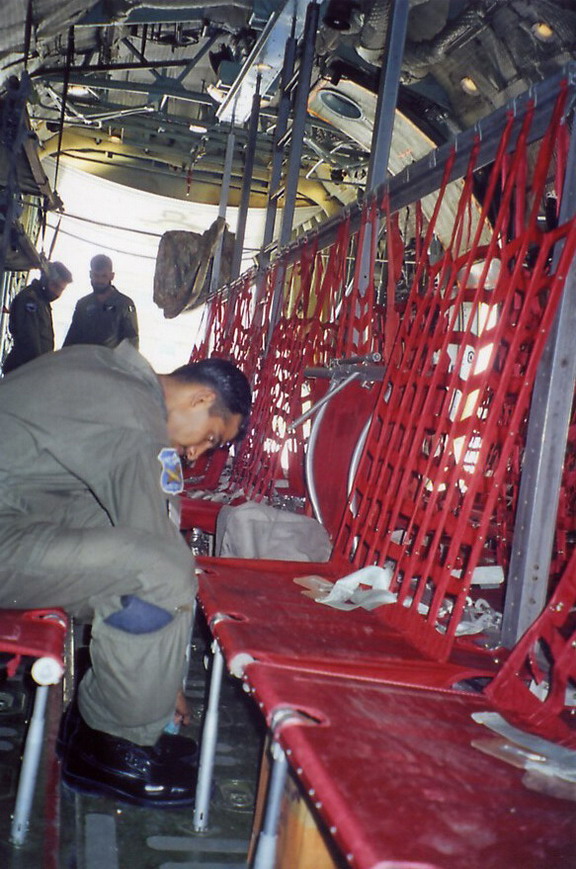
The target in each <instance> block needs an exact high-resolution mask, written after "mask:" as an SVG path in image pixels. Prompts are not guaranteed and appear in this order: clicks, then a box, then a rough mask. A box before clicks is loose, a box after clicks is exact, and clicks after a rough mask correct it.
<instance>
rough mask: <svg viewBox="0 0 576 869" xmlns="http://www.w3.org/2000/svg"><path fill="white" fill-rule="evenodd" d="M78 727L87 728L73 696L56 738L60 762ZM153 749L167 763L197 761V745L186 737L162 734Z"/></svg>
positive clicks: (75, 696)
mask: <svg viewBox="0 0 576 869" xmlns="http://www.w3.org/2000/svg"><path fill="white" fill-rule="evenodd" d="M80 725H82V726H83V727H87V725H86V724H84V721H83V719H82V717H81V715H80V710H79V708H78V700H77V695H76V694H74V696H73V698H72V700H71V701H70V703H69V704H68V706H67V707H66V709H65V710H64V713H63V715H62V718H61V719H60V725H59V727H58V735H57V737H56V756H57V757H59V758H60V760H62V759H63V758H64V756H65V754H66V752H67V750H68V746H69V745H70V743H71V742H72V739H73V737H74V734H75V733H76V731H77V729H78V727H79V726H80ZM88 729H89V730H90V732H91V733H96V732H100V731H95V730H92V728H88ZM105 735H106V734H105ZM80 738H81V737H80ZM154 747H155V748H156V750H157V752H159V753H160V755H161V756H164V757H165V759H166V760H167V761H170V760H175V761H177V762H181V763H196V762H197V760H198V744H197V743H196V742H195V741H194V740H193V739H189V738H188V737H187V736H179V735H177V734H170V733H162V734H161V735H160V736H159V737H158V739H157V741H156V745H155V746H154Z"/></svg>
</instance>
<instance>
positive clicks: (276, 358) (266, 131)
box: [0, 0, 576, 869]
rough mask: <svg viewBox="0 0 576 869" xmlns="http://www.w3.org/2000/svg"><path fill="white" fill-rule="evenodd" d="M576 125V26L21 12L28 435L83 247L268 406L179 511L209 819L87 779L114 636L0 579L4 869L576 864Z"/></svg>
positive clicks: (201, 0) (185, 5)
mask: <svg viewBox="0 0 576 869" xmlns="http://www.w3.org/2000/svg"><path fill="white" fill-rule="evenodd" d="M575 107H576V3H575V2H574V0H233V2H228V3H226V2H218V0H208V2H206V0H2V4H1V9H0V276H1V280H2V308H1V311H0V362H1V363H2V365H4V373H3V375H2V377H0V415H1V412H2V395H3V392H2V388H3V386H6V387H7V388H8V387H9V385H10V383H11V382H12V383H13V384H15V383H16V380H15V379H13V378H17V377H19V376H20V375H19V373H18V372H16V373H15V374H13V373H11V370H10V368H9V365H8V360H9V359H12V358H14V352H15V349H14V348H15V347H16V345H17V340H18V339H17V336H16V326H15V323H16V319H15V314H14V311H15V305H16V304H17V302H15V299H17V298H18V296H19V294H20V293H22V292H24V293H26V292H28V290H27V288H28V287H29V286H30V281H31V278H32V277H33V276H34V275H36V274H39V275H40V276H41V280H45V279H46V280H48V278H45V277H42V276H46V275H48V276H50V275H52V276H53V272H52V271H50V268H49V267H51V266H53V264H54V263H55V262H60V261H61V262H63V263H64V264H65V265H71V262H70V257H71V256H72V254H71V253H69V252H70V251H72V250H77V249H78V250H81V256H82V257H83V259H82V266H81V268H84V263H85V264H86V265H85V269H86V275H88V261H89V259H90V257H91V256H92V255H93V254H94V253H97V252H98V251H101V252H102V253H103V254H104V261H105V262H104V265H106V262H108V260H107V259H106V257H108V256H109V257H111V260H110V263H111V262H112V260H113V261H114V263H116V262H117V257H118V261H120V253H121V250H123V249H124V248H130V250H131V251H132V252H131V253H130V251H129V252H128V254H126V255H127V256H128V259H126V260H124V259H123V260H122V263H124V262H126V263H129V262H132V263H133V268H134V284H133V285H132V284H129V285H128V290H129V292H130V296H131V298H130V299H129V300H128V301H129V302H132V300H133V305H134V306H135V309H136V311H137V312H138V316H139V317H140V328H141V339H140V351H141V353H142V355H143V356H144V357H145V359H147V360H148V361H149V362H150V364H151V365H152V367H153V368H154V370H156V371H158V368H157V364H164V358H168V357H167V356H166V357H164V356H162V355H161V351H162V352H164V350H163V348H164V347H165V346H166V345H168V344H169V343H171V341H172V339H171V338H170V336H172V335H175V334H176V332H174V331H172V332H170V331H168V330H170V329H172V330H173V329H175V328H176V324H177V326H178V329H179V330H180V331H179V332H178V341H179V342H181V343H180V344H178V347H179V348H180V349H179V351H178V352H180V355H181V358H179V357H178V358H176V357H175V358H176V361H175V362H174V364H172V367H173V368H176V365H184V364H186V363H188V362H190V363H197V362H200V361H201V360H204V359H207V358H216V359H223V360H230V361H231V362H233V363H234V364H235V365H236V366H237V367H238V368H239V369H240V371H241V372H242V374H243V375H244V376H245V378H246V379H247V381H248V383H249V385H250V388H251V391H252V409H251V414H250V417H249V421H248V422H247V424H246V426H245V431H244V432H243V436H242V437H241V438H239V439H236V438H235V437H231V436H229V435H226V437H222V438H221V439H220V440H221V443H219V444H217V445H215V444H211V445H210V449H207V450H206V451H205V452H203V454H202V455H201V456H200V457H198V458H195V457H194V456H191V454H190V453H189V452H186V451H184V453H185V455H184V456H183V457H182V470H180V463H179V462H178V470H177V472H176V473H177V476H178V475H180V476H179V477H178V480H180V478H181V485H180V486H176V487H175V488H172V489H169V488H164V486H163V491H164V492H170V493H171V500H172V502H173V505H175V506H176V508H177V512H176V520H175V521H176V522H177V525H178V530H179V536H180V538H182V539H183V540H184V541H185V543H186V546H187V547H188V549H189V550H190V551H191V553H192V555H193V556H194V559H195V575H196V577H197V580H198V593H197V595H196V599H195V604H194V606H195V612H194V618H193V627H192V633H191V638H190V642H189V644H188V653H187V664H186V677H185V680H184V682H183V688H182V693H183V695H184V697H185V700H186V703H187V710H188V711H187V713H186V715H181V716H180V720H179V721H178V723H176V719H175V723H174V726H173V728H172V730H173V731H176V732H177V735H178V737H179V738H180V737H184V738H186V737H187V738H188V739H189V740H190V745H191V746H194V751H195V752H196V755H195V760H194V763H190V764H189V767H186V769H189V775H190V783H189V788H190V790H191V791H193V794H194V797H193V799H190V800H188V804H187V805H184V804H182V805H177V806H173V807H172V808H167V807H158V805H156V804H154V803H153V802H150V804H148V803H147V802H146V801H145V800H144V801H140V804H138V805H137V804H134V803H135V802H137V801H134V800H132V801H130V800H129V799H123V798H122V796H121V795H120V796H119V797H118V798H115V797H114V794H112V793H108V794H107V795H106V794H104V795H103V794H102V793H99V792H98V791H94V792H90V791H89V789H87V788H84V789H82V788H81V787H78V788H75V787H73V786H72V784H73V782H72V779H71V778H70V776H68V777H66V775H63V769H64V768H65V766H66V764H65V759H64V757H65V749H63V748H62V745H63V741H64V743H65V740H66V723H65V722H66V715H65V714H64V713H65V711H66V710H70V709H71V708H74V704H75V702H76V701H75V697H76V693H77V688H78V684H79V681H80V679H81V678H82V676H83V675H84V673H85V672H86V671H87V669H88V670H89V668H90V665H91V659H90V648H91V646H90V643H91V632H92V626H91V624H90V620H89V619H85V620H82V619H79V618H76V617H73V615H71V614H70V613H68V612H66V611H64V609H62V607H60V606H58V604H57V601H56V602H55V605H54V606H49V607H45V606H39V607H38V608H34V609H23V608H18V609H15V608H14V604H12V608H11V607H10V606H9V604H8V602H6V601H5V599H4V598H3V597H2V592H1V585H2V581H3V580H2V577H3V576H6V575H7V572H8V568H7V572H6V573H5V572H4V567H5V565H4V564H3V566H2V567H0V606H1V607H5V608H0V678H1V683H0V807H1V809H2V811H1V816H0V863H1V865H2V866H3V867H7V869H8V867H10V869H32V867H34V869H36V867H42V869H136V867H137V869H176V867H180V869H199V867H205V869H225V867H237V869H240V867H250V869H344V867H351V869H464V867H466V869H519V867H522V869H568V867H570V866H573V865H574V861H575V859H576V857H575V855H576V823H575V819H576V806H575V802H576V618H575V613H576V408H575V406H574V401H573V399H574V392H575V385H576V349H575V344H574V331H575V329H576V128H575V126H574V112H575ZM97 194H98V195H97ZM100 196H101V198H100ZM124 197H127V198H124ZM103 203H105V205H103ZM74 244H76V245H79V244H80V245H81V246H80V247H79V248H78V247H76V248H74V247H71V246H70V245H72V246H73V245H74ZM82 245H83V247H82ZM131 245H133V246H132V247H131ZM130 257H131V260H130ZM103 267H104V266H103ZM91 268H92V269H93V270H94V268H95V267H94V265H92V266H91ZM124 268H125V269H126V270H129V268H130V266H128V265H127V266H125V267H124ZM72 270H73V271H74V279H75V284H74V286H76V284H77V285H80V284H81V283H82V276H81V275H78V274H77V267H76V265H74V267H73V269H72ZM118 271H119V269H118V268H117V272H118ZM62 274H63V275H64V278H65V280H64V278H63V280H64V283H65V284H66V283H68V282H69V281H68V279H67V277H66V274H67V273H66V272H63V273H62ZM62 274H61V275H60V277H62ZM112 277H114V275H113V274H112ZM118 282H119V286H120V287H121V288H122V286H123V285H122V283H121V275H120V274H119V275H118ZM92 285H93V287H94V290H95V292H96V291H97V290H96V286H95V284H94V282H93V284H92ZM132 286H134V288H135V289H132ZM66 292H68V291H66ZM65 297H66V293H64V296H63V300H62V301H58V300H56V303H55V305H54V317H55V318H56V315H57V309H59V310H61V311H63V312H64V313H62V314H61V316H62V317H63V318H64V319H66V328H68V323H69V319H70V315H71V310H72V307H73V305H72V303H70V304H71V305H72V307H70V309H68V308H65V306H64V299H65ZM74 301H75V300H74ZM27 304H28V308H27V310H28V313H30V311H32V312H33V313H36V308H35V307H34V305H36V302H33V303H30V302H28V303H27ZM30 305H32V308H31V307H30ZM148 308H149V309H151V310H153V311H154V316H156V315H158V319H150V320H149V321H148V319H147V317H148V314H147V313H146V311H147V310H148ZM47 310H48V311H49V312H50V311H51V308H50V305H49V304H48V308H47ZM47 316H50V318H51V316H52V315H51V313H50V314H48V315H47ZM151 316H152V315H151ZM54 324H55V325H56V326H57V328H56V339H57V340H56V345H57V346H54V330H53V328H52V319H50V330H51V338H50V340H51V342H52V343H51V346H46V347H45V348H44V349H43V350H41V351H38V353H45V352H49V353H51V352H52V350H56V351H58V350H59V349H60V345H61V343H62V340H61V337H60V331H59V329H60V328H62V329H63V328H64V327H60V326H58V324H57V322H56V319H55V320H54ZM62 335H64V332H62ZM128 337H129V336H128ZM87 343H90V341H87ZM93 343H99V342H98V341H96V340H95V341H94V342H93ZM173 343H174V344H175V342H173ZM64 352H66V350H64ZM156 353H158V356H157V355H155V354H156ZM36 355H38V354H36ZM30 358H31V357H30ZM70 358H73V357H70ZM171 358H172V357H170V359H171ZM157 359H162V362H161V363H157V362H156V360H157ZM41 360H42V356H40V359H38V360H36V359H34V360H32V362H26V363H25V364H23V365H22V366H21V368H20V371H21V372H23V371H24V369H26V368H27V367H28V365H29V364H30V365H37V366H38V365H40V364H41ZM36 370H39V369H38V368H37V369H36ZM22 382H23V383H25V382H26V381H25V378H23V379H22ZM5 394H8V389H7V391H6V393H5ZM8 415H9V414H7V416H8ZM224 418H226V417H224ZM1 425H2V420H1V419H0V439H1V438H2V437H4V435H3V434H2V432H3V429H2V428H1ZM40 429H41V426H39V429H38V430H40ZM7 431H11V429H10V428H9V427H8V429H7ZM34 437H36V433H35V432H34ZM38 437H39V435H38ZM1 454H2V445H1V444H0V457H1ZM31 470H32V472H34V469H31ZM173 470H174V469H173V468H172V470H170V468H168V469H167V466H165V465H164V464H163V473H164V474H168V477H169V476H170V473H171V472H173ZM159 473H160V472H159V471H158V475H159ZM0 477H2V480H3V481H4V480H5V479H6V480H8V481H9V479H10V478H9V474H8V472H7V471H6V469H5V466H4V465H3V464H2V463H1V458H0ZM37 482H38V485H39V486H40V485H43V480H42V479H41V475H40V474H39V477H38V480H37ZM35 484H36V483H35ZM7 485H8V487H9V483H8V484H7V483H4V485H3V488H4V486H7ZM4 504H12V501H11V500H10V498H9V497H8V495H7V496H6V499H4V498H3V497H2V496H0V512H2V515H3V516H4V506H3V505H4ZM10 509H12V508H10ZM18 509H25V508H21V507H20V506H18ZM71 509H72V508H71ZM6 510H8V508H6ZM110 521H111V524H114V523H113V522H112V520H110ZM174 533H176V532H174ZM178 542H179V543H180V541H178ZM4 545H5V544H4V543H3V538H2V535H1V534H0V555H2V560H3V559H4V554H5V550H4V549H3V546H4ZM7 551H8V550H6V552H7ZM23 581H24V579H23ZM93 630H94V634H95V633H96V630H97V626H96V625H95V626H94V628H93ZM68 714H69V712H68ZM63 722H64V723H63ZM169 730H170V728H169ZM170 738H172V737H170V736H168V739H170ZM174 744H175V743H173V745H174ZM190 750H191V751H192V749H190ZM63 752H64V754H63Z"/></svg>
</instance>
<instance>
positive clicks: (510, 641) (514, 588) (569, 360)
mask: <svg viewBox="0 0 576 869" xmlns="http://www.w3.org/2000/svg"><path fill="white" fill-rule="evenodd" d="M575 127H576V125H575V124H574V121H573V126H572V135H571V139H570V151H569V157H568V165H567V167H566V178H565V180H564V189H563V191H562V202H561V208H560V216H559V220H560V223H564V222H565V221H567V220H570V219H571V218H572V217H573V216H574V215H575V214H576V129H575ZM559 256H560V251H559V250H557V249H556V250H555V251H554V255H553V263H552V270H553V271H556V267H557V264H558V259H559ZM575 334H576V258H575V259H573V260H572V263H571V265H570V267H569V269H568V273H567V275H566V283H565V286H564V292H563V294H562V299H561V301H560V306H559V309H558V312H557V315H556V320H555V322H554V327H553V329H552V332H551V334H550V337H549V339H548V344H547V346H546V350H545V352H544V354H543V356H542V360H541V362H540V367H539V369H538V374H537V377H536V382H535V385H534V394H533V397H532V405H531V408H530V419H529V423H528V434H527V438H526V451H525V456H524V467H523V470H522V480H521V484H520V492H519V495H518V507H517V510H516V523H515V527H514V538H513V542H512V555H511V559H510V569H509V571H508V581H507V585H506V601H505V606H504V617H503V620H502V642H503V644H504V646H507V647H511V646H513V645H515V643H516V642H517V641H518V640H519V639H520V637H521V636H522V634H523V633H524V632H525V631H526V630H527V628H528V627H529V626H530V625H531V624H532V623H533V622H534V620H535V619H536V618H537V617H538V616H539V615H540V613H541V612H542V610H543V609H544V606H545V604H546V599H547V595H548V587H549V572H550V562H551V560H552V548H553V545H554V536H555V531H556V519H557V513H558V502H559V497H560V487H561V483H562V470H563V467H564V460H565V456H566V442H567V437H568V428H569V423H570V413H571V409H572V400H573V397H574V388H575V386H576V351H575V347H574V335H575Z"/></svg>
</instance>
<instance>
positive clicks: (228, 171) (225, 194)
mask: <svg viewBox="0 0 576 869" xmlns="http://www.w3.org/2000/svg"><path fill="white" fill-rule="evenodd" d="M234 142H235V136H234V124H231V125H230V131H229V133H228V141H227V143H226V157H225V159H224V171H223V173H222V185H221V187H220V203H219V206H218V217H221V218H222V220H225V219H226V210H227V208H228V199H229V195H230V178H231V177H232V162H233V158H234ZM223 243H224V233H222V235H221V236H220V238H219V239H218V242H217V244H216V248H215V250H214V260H213V264H212V276H211V278H210V291H211V292H214V291H215V290H217V289H218V287H219V286H220V270H221V266H222V245H223Z"/></svg>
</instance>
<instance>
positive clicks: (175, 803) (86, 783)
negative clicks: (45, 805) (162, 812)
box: [61, 770, 195, 809]
mask: <svg viewBox="0 0 576 869" xmlns="http://www.w3.org/2000/svg"><path fill="white" fill-rule="evenodd" d="M61 777H62V782H63V783H64V784H65V785H66V786H67V787H68V788H70V790H72V791H75V792H78V793H82V794H88V795H90V796H96V797H102V796H103V797H110V798H111V799H116V800H120V801H121V802H123V803H130V804H131V805H133V806H141V807H142V808H146V807H148V808H152V809H178V808H180V807H182V808H184V807H187V806H193V805H194V803H195V798H194V797H186V798H183V799H178V800H155V799H153V798H149V797H137V796H135V795H134V794H128V793H126V792H125V791H123V790H121V789H120V788H115V787H113V786H112V785H107V784H100V783H98V784H97V783H95V782H94V780H93V779H85V778H83V777H82V776H79V775H76V774H74V773H71V772H68V771H67V770H62V776H61Z"/></svg>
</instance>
